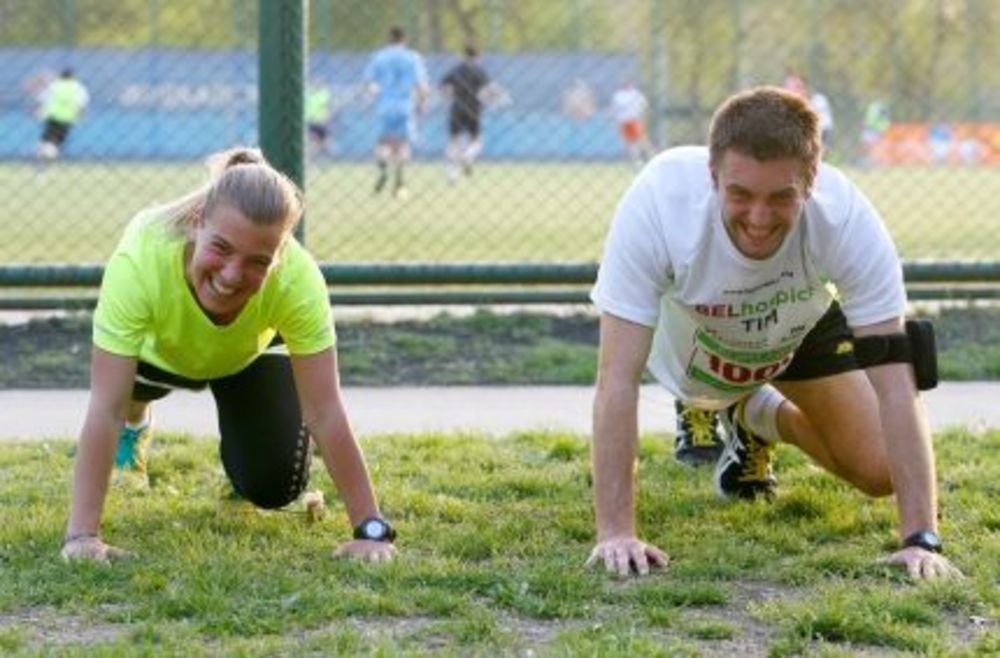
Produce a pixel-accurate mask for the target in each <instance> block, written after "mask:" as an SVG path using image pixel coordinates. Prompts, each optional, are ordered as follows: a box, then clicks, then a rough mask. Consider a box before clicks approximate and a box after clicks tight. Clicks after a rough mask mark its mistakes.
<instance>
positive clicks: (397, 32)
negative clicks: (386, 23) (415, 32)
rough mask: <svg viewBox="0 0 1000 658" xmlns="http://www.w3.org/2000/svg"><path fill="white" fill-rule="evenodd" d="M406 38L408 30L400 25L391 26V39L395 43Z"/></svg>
mask: <svg viewBox="0 0 1000 658" xmlns="http://www.w3.org/2000/svg"><path fill="white" fill-rule="evenodd" d="M405 38H406V32H404V31H403V28H401V27H399V26H398V25H393V26H392V27H390V28H389V41H391V42H393V43H399V42H401V41H403V39H405Z"/></svg>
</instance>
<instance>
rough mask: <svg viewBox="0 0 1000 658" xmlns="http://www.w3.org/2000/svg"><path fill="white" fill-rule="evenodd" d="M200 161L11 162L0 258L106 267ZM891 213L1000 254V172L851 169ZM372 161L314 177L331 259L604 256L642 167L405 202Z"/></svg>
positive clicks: (418, 179)
mask: <svg viewBox="0 0 1000 658" xmlns="http://www.w3.org/2000/svg"><path fill="white" fill-rule="evenodd" d="M203 172H204V170H203V168H202V166H201V165H200V164H197V163H184V164H164V163H156V164H149V163H108V164H101V163H59V164H57V165H56V166H55V167H52V168H51V169H50V170H48V171H47V172H46V173H45V174H44V176H41V177H39V176H37V175H36V172H35V169H34V168H33V167H32V166H31V165H30V164H6V165H2V166H0V189H3V190H4V191H5V194H4V197H3V199H2V201H0V203H2V204H3V208H4V221H2V222H0V261H2V262H5V263H94V262H101V261H103V260H104V259H106V258H107V256H108V255H109V253H110V251H111V249H112V248H113V246H114V244H115V242H116V241H117V239H118V236H119V235H120V232H121V229H122V227H123V226H124V225H125V223H126V222H127V221H128V219H129V217H130V216H131V215H132V214H133V213H135V212H136V211H137V210H139V209H140V208H142V207H143V206H145V205H147V204H149V203H150V202H152V201H154V200H160V201H164V200H169V199H172V198H174V197H176V196H178V195H181V194H183V193H185V192H187V191H189V190H190V189H192V188H193V187H194V186H195V185H197V184H198V183H199V181H201V179H202V177H203ZM847 173H848V175H850V176H851V177H852V178H854V180H856V181H857V182H858V183H859V184H860V185H861V186H862V188H863V189H864V190H865V191H866V192H867V193H868V195H869V196H870V197H871V199H872V200H873V201H874V203H875V205H876V206H877V207H878V208H879V209H880V210H881V211H882V213H883V215H884V217H885V218H886V221H887V222H888V224H889V226H890V230H891V231H892V233H893V235H894V237H895V239H896V242H897V244H898V246H899V249H900V252H901V254H902V256H903V257H904V258H907V259H916V258H934V259H949V260H950V259H996V258H997V257H998V256H1000V236H998V234H997V232H996V231H995V230H993V228H992V227H993V226H994V225H995V221H996V217H998V216H1000V196H998V195H997V194H996V193H995V190H997V189H1000V169H988V168H892V169H875V170H851V169H848V170H847ZM374 176H375V170H374V167H373V166H372V165H371V164H368V163H352V164H339V163H333V162H328V163H321V164H320V165H319V166H317V167H312V168H310V170H309V174H308V178H307V225H306V233H307V236H306V242H307V244H308V246H309V247H310V249H311V250H312V251H313V252H314V253H315V254H316V256H317V257H318V259H319V260H321V261H338V262H346V261H363V262H380V261H395V262H398V261H427V262H457V261H480V262H481V261H511V262H516V261H532V262H566V261H593V260H596V259H597V258H598V257H599V255H600V251H601V245H602V243H603V239H604V235H605V232H606V230H607V225H608V221H609V219H610V217H611V214H612V213H613V210H614V207H615V204H616V202H617V200H618V198H619V197H620V195H621V194H622V192H623V191H624V190H625V189H626V187H627V186H628V184H629V183H630V181H631V180H632V178H633V176H634V172H633V171H632V169H631V168H630V167H629V166H628V165H627V164H626V163H624V162H615V163H594V164H526V163H488V162H487V163H483V164H482V165H481V166H479V167H477V169H476V170H475V172H474V174H473V176H471V177H470V178H466V179H463V180H462V181H460V182H459V183H458V184H457V185H454V186H449V185H448V184H447V183H446V182H445V178H444V169H443V165H442V164H441V163H440V162H437V161H435V162H420V163H416V164H414V165H413V166H411V167H410V168H409V169H408V170H407V187H408V189H409V192H410V195H409V197H408V198H407V199H406V200H397V199H393V198H392V197H391V196H390V195H389V194H387V193H385V192H383V194H381V195H379V196H375V195H373V194H372V184H373V182H374Z"/></svg>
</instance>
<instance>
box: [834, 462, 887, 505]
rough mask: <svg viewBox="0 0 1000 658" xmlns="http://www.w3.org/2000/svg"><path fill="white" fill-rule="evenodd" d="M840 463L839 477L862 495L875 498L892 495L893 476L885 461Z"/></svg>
mask: <svg viewBox="0 0 1000 658" xmlns="http://www.w3.org/2000/svg"><path fill="white" fill-rule="evenodd" d="M838 461H839V462H840V463H838V464H837V466H838V469H837V470H838V471H839V473H838V475H840V477H841V478H843V479H844V480H845V481H846V482H847V483H848V484H850V485H851V486H853V487H855V488H856V489H858V490H859V491H861V492H862V493H864V494H866V495H868V496H871V497H873V498H881V497H883V496H889V495H891V494H892V476H891V475H890V474H889V467H888V465H887V464H886V463H885V460H884V459H872V460H853V461H852V462H851V463H843V461H842V460H838Z"/></svg>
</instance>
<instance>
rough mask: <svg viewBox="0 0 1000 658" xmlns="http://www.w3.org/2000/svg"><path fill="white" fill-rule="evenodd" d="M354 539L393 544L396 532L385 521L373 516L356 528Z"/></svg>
mask: <svg viewBox="0 0 1000 658" xmlns="http://www.w3.org/2000/svg"><path fill="white" fill-rule="evenodd" d="M354 538H355V539H367V540H369V541H384V542H389V543H391V542H392V540H394V539H395V538H396V531H395V530H393V529H392V526H391V525H389V522H388V521H386V520H385V519H382V518H379V517H377V516H372V517H369V518H367V519H365V520H364V521H362V522H361V523H359V524H358V525H357V527H355V528H354Z"/></svg>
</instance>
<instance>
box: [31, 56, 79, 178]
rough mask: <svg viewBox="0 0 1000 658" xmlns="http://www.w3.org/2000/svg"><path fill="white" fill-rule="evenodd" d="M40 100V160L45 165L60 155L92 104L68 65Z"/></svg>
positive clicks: (50, 84) (46, 89)
mask: <svg viewBox="0 0 1000 658" xmlns="http://www.w3.org/2000/svg"><path fill="white" fill-rule="evenodd" d="M39 101H40V102H41V107H40V108H39V116H40V117H41V119H42V137H41V139H40V140H39V142H38V162H39V164H40V165H44V164H46V163H48V162H51V161H53V160H55V159H56V158H58V157H59V150H60V149H61V148H62V145H63V143H64V142H65V141H66V138H68V137H69V133H70V132H71V131H72V130H73V126H75V125H76V123H77V122H78V121H79V120H80V118H81V117H82V116H83V111H84V110H85V109H86V107H87V104H88V103H90V94H89V93H88V92H87V88H86V87H85V86H84V85H83V83H82V82H80V81H79V80H77V79H76V78H75V77H74V76H73V69H70V68H66V69H63V70H62V72H61V73H60V74H59V77H58V78H56V79H55V80H53V81H52V82H51V83H49V85H48V86H47V87H46V88H45V91H43V92H42V94H41V96H40V97H39Z"/></svg>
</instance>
